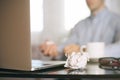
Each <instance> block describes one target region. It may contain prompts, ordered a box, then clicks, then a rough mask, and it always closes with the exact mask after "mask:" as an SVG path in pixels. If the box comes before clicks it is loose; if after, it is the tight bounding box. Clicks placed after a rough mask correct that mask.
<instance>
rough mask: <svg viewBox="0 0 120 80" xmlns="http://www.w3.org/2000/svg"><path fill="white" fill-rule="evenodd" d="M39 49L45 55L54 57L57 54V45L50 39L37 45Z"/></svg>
mask: <svg viewBox="0 0 120 80" xmlns="http://www.w3.org/2000/svg"><path fill="white" fill-rule="evenodd" d="M39 49H40V51H41V52H42V53H43V54H44V55H45V56H51V57H53V58H54V57H56V56H57V54H58V52H57V46H56V44H55V43H54V42H52V41H45V42H44V43H42V44H41V45H40V46H39Z"/></svg>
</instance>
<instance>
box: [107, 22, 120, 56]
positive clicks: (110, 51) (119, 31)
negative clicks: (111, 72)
mask: <svg viewBox="0 0 120 80" xmlns="http://www.w3.org/2000/svg"><path fill="white" fill-rule="evenodd" d="M119 22H120V20H119ZM119 22H118V23H117V25H116V26H117V27H116V29H115V30H116V31H115V35H114V42H113V43H112V44H110V45H108V46H106V49H105V56H106V57H120V23H119Z"/></svg>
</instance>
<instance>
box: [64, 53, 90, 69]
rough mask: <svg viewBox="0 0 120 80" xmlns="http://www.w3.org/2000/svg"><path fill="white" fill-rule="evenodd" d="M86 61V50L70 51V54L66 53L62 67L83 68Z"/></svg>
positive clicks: (87, 59)
mask: <svg viewBox="0 0 120 80" xmlns="http://www.w3.org/2000/svg"><path fill="white" fill-rule="evenodd" d="M88 61H89V55H88V53H87V52H84V53H81V52H77V53H76V52H72V53H71V54H70V55H67V60H66V63H65V65H64V67H68V68H71V69H85V68H86V65H87V62H88Z"/></svg>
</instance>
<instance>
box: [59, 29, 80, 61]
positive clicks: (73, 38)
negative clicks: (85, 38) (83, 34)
mask: <svg viewBox="0 0 120 80" xmlns="http://www.w3.org/2000/svg"><path fill="white" fill-rule="evenodd" d="M77 40H78V39H77V30H76V28H73V29H72V30H71V32H70V35H69V36H68V39H67V40H66V41H65V42H64V43H62V44H61V45H60V46H58V53H59V54H58V56H57V59H58V60H59V59H60V60H61V59H62V60H65V59H66V58H65V56H64V53H63V49H64V47H65V46H66V45H68V44H76V43H77Z"/></svg>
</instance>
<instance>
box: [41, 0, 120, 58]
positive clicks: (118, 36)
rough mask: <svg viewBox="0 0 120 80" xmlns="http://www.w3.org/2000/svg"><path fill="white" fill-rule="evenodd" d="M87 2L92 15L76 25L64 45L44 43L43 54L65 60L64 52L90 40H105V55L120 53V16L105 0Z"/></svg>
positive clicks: (89, 0) (42, 46) (69, 51)
mask: <svg viewBox="0 0 120 80" xmlns="http://www.w3.org/2000/svg"><path fill="white" fill-rule="evenodd" d="M86 2H87V5H88V7H89V9H90V11H91V15H90V16H89V17H88V18H86V19H84V20H82V21H80V22H78V23H77V24H76V25H75V27H74V28H73V29H72V30H71V35H70V37H69V38H68V40H67V41H66V42H65V43H63V44H62V45H60V46H57V45H56V44H55V43H53V42H51V44H50V43H48V41H46V42H44V43H42V44H41V45H40V50H41V51H42V52H43V54H45V55H47V56H53V57H59V58H60V59H61V60H63V59H62V58H63V57H64V54H63V53H71V52H72V50H71V48H72V49H73V48H76V49H78V48H79V46H80V45H85V44H87V43H88V42H105V44H106V48H105V56H113V57H117V56H118V55H120V49H119V48H120V17H119V16H118V15H116V14H114V13H112V12H110V11H109V10H108V9H107V8H106V6H105V4H104V0H86ZM48 44H49V45H48ZM73 50H74V49H73ZM58 53H59V54H58ZM62 55H63V56H62Z"/></svg>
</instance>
